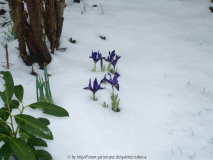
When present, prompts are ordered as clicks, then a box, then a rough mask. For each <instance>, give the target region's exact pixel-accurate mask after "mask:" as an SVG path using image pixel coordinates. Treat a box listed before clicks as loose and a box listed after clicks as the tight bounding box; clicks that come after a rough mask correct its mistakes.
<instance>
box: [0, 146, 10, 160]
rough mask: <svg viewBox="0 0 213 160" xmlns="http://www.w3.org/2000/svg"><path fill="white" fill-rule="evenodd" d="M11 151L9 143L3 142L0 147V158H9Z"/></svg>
mask: <svg viewBox="0 0 213 160" xmlns="http://www.w3.org/2000/svg"><path fill="white" fill-rule="evenodd" d="M11 153H12V150H11V148H10V145H9V143H8V142H7V143H5V144H4V145H3V146H2V147H1V148H0V158H1V157H4V159H9V157H10V154H11Z"/></svg>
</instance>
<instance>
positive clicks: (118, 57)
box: [112, 55, 121, 73]
mask: <svg viewBox="0 0 213 160" xmlns="http://www.w3.org/2000/svg"><path fill="white" fill-rule="evenodd" d="M120 58H121V56H119V55H116V57H115V60H113V61H112V65H113V67H114V71H113V73H115V66H116V64H117V62H118V60H119V59H120Z"/></svg>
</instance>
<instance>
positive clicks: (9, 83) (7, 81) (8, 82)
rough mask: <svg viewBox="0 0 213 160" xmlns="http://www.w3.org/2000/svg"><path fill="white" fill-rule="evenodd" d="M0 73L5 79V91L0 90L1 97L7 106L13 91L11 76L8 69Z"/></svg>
mask: <svg viewBox="0 0 213 160" xmlns="http://www.w3.org/2000/svg"><path fill="white" fill-rule="evenodd" d="M0 74H3V75H4V76H3V79H4V80H5V91H4V92H1V93H0V95H1V98H2V100H3V101H4V103H5V104H6V105H7V106H9V104H10V101H11V100H12V97H13V91H14V82H13V77H12V75H11V74H10V72H8V71H5V72H4V71H1V72H0Z"/></svg>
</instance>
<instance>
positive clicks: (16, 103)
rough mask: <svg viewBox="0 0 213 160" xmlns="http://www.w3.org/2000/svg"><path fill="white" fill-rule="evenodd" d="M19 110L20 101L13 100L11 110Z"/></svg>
mask: <svg viewBox="0 0 213 160" xmlns="http://www.w3.org/2000/svg"><path fill="white" fill-rule="evenodd" d="M18 108H19V101H17V100H14V99H13V100H12V101H11V102H10V109H18Z"/></svg>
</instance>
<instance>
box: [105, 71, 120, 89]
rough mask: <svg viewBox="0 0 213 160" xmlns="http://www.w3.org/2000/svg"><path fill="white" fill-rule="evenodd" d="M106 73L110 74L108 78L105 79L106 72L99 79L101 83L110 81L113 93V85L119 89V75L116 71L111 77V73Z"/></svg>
mask: <svg viewBox="0 0 213 160" xmlns="http://www.w3.org/2000/svg"><path fill="white" fill-rule="evenodd" d="M108 75H109V76H110V79H107V78H106V74H105V76H104V78H103V79H102V80H101V83H103V82H107V83H110V84H111V85H112V90H113V93H114V89H113V86H114V87H115V88H116V89H117V90H118V91H119V84H118V80H117V79H118V77H119V76H120V75H119V74H118V73H117V72H115V75H114V77H113V79H112V77H111V74H110V73H108Z"/></svg>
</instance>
